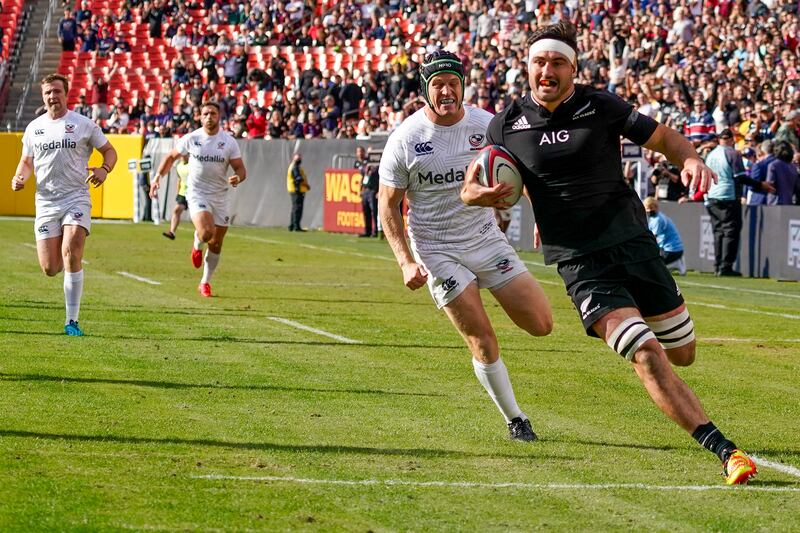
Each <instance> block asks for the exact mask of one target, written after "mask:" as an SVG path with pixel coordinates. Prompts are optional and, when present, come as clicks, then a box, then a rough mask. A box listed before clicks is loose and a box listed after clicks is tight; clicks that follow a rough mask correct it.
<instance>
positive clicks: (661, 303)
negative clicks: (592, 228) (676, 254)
mask: <svg viewBox="0 0 800 533" xmlns="http://www.w3.org/2000/svg"><path fill="white" fill-rule="evenodd" d="M558 273H559V275H560V276H561V278H562V279H563V280H564V283H565V284H566V288H567V292H568V293H569V295H570V296H571V297H572V303H573V304H574V305H575V309H577V310H578V314H579V315H580V317H581V322H582V323H583V327H584V329H585V330H586V333H587V335H589V336H590V337H597V334H596V333H595V332H594V330H593V329H592V324H594V323H595V322H597V321H598V320H599V319H600V318H602V317H603V316H604V315H606V314H608V313H610V312H611V311H613V310H614V309H619V308H622V307H636V308H637V309H639V312H640V313H641V314H642V316H643V317H650V316H656V315H660V314H663V313H667V312H669V311H672V310H673V309H675V308H677V307H679V306H680V305H681V304H683V296H682V295H681V291H680V289H679V288H678V286H677V285H676V284H675V279H673V277H672V274H670V273H669V270H667V268H666V266H665V265H664V261H663V260H662V259H661V257H660V256H659V249H658V245H657V244H656V241H655V239H654V238H652V237H651V236H650V235H641V236H639V237H634V238H633V239H630V240H628V241H626V242H624V243H622V244H618V245H616V246H613V247H611V248H606V249H604V250H600V251H597V252H594V253H591V254H588V255H585V256H582V257H578V258H577V259H572V260H569V261H564V262H561V263H559V264H558Z"/></svg>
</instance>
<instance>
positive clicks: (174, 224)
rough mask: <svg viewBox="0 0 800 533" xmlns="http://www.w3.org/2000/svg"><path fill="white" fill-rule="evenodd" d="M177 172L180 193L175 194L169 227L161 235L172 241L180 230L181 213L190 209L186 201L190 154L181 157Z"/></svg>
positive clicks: (176, 168)
mask: <svg viewBox="0 0 800 533" xmlns="http://www.w3.org/2000/svg"><path fill="white" fill-rule="evenodd" d="M175 172H177V174H178V194H176V195H175V207H173V208H172V217H171V218H170V220H169V229H168V230H167V231H165V232H162V233H161V235H163V236H164V237H166V238H167V239H169V240H171V241H174V240H175V232H176V231H177V230H178V225H179V224H180V223H181V215H182V214H183V212H184V211H186V210H187V209H189V204H188V202H187V201H186V180H187V179H188V177H189V156H188V155H184V156H182V157H181V160H180V161H178V166H176V167H175Z"/></svg>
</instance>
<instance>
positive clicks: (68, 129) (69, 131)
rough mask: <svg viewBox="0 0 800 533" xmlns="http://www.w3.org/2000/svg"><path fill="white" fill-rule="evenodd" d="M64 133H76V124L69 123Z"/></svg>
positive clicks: (65, 126)
mask: <svg viewBox="0 0 800 533" xmlns="http://www.w3.org/2000/svg"><path fill="white" fill-rule="evenodd" d="M64 131H65V132H67V133H72V132H74V131H75V124H70V123H67V124H66V125H64Z"/></svg>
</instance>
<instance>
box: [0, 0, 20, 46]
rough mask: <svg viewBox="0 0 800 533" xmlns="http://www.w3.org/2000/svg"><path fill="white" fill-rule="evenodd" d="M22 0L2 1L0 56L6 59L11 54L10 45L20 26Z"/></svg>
mask: <svg viewBox="0 0 800 533" xmlns="http://www.w3.org/2000/svg"><path fill="white" fill-rule="evenodd" d="M23 7H24V1H23V0H6V1H5V2H3V12H2V13H0V28H3V51H2V53H0V57H2V58H3V59H7V58H8V57H9V56H10V55H11V52H12V50H11V45H12V44H13V43H14V37H15V36H16V33H17V31H18V29H19V26H20V24H19V23H20V20H21V17H22V13H23Z"/></svg>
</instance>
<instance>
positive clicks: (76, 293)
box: [11, 74, 117, 337]
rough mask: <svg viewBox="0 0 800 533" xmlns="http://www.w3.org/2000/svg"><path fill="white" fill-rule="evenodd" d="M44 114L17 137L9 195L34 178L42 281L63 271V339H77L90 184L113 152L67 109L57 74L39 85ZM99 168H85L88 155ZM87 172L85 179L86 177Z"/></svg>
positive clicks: (111, 161) (93, 127)
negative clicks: (96, 158)
mask: <svg viewBox="0 0 800 533" xmlns="http://www.w3.org/2000/svg"><path fill="white" fill-rule="evenodd" d="M41 85H42V98H43V100H44V105H45V107H46V108H47V112H46V113H45V114H44V115H42V116H40V117H38V118H36V119H34V120H33V121H32V122H31V123H30V124H28V127H27V128H25V134H24V135H23V136H22V157H21V158H20V160H19V164H18V165H17V171H16V174H14V177H13V178H12V179H11V188H12V189H13V190H14V191H19V190H22V189H23V188H24V187H25V182H27V181H28V179H29V178H30V177H31V174H32V173H33V172H35V173H36V221H35V222H34V231H35V234H36V251H37V254H38V256H39V266H41V267H42V271H43V272H44V273H45V274H46V275H48V276H55V275H56V274H58V273H59V272H61V271H62V270H64V271H65V272H64V300H65V302H66V319H65V322H64V333H66V334H67V335H69V336H72V337H80V336H82V335H83V331H82V330H81V328H80V326H79V325H78V315H79V314H80V310H81V297H82V296H83V279H84V277H83V265H82V259H83V251H84V247H85V244H86V237H87V236H88V235H89V232H90V231H91V229H92V200H91V197H90V195H89V187H88V185H87V184H89V183H91V184H92V185H94V186H95V187H99V186H100V185H101V184H102V183H103V182H104V181H105V180H106V177H107V176H108V173H109V172H111V170H112V169H113V168H114V165H115V164H116V163H117V152H116V150H114V147H113V146H111V143H110V142H108V139H107V138H106V136H105V135H103V132H102V131H101V130H100V127H99V126H98V125H97V124H95V123H94V122H92V121H91V120H90V119H88V118H86V117H84V116H83V115H80V114H78V113H75V112H73V111H70V110H69V109H67V93H68V92H69V81H68V80H67V78H66V77H64V76H62V75H60V74H50V75H48V76H46V77H45V78H44V79H43V80H42V84H41ZM94 148H97V150H98V151H99V152H100V154H102V156H103V164H102V165H101V166H99V167H92V168H88V167H87V165H88V164H89V156H91V155H92V150H93V149H94ZM87 171H88V177H87Z"/></svg>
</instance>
